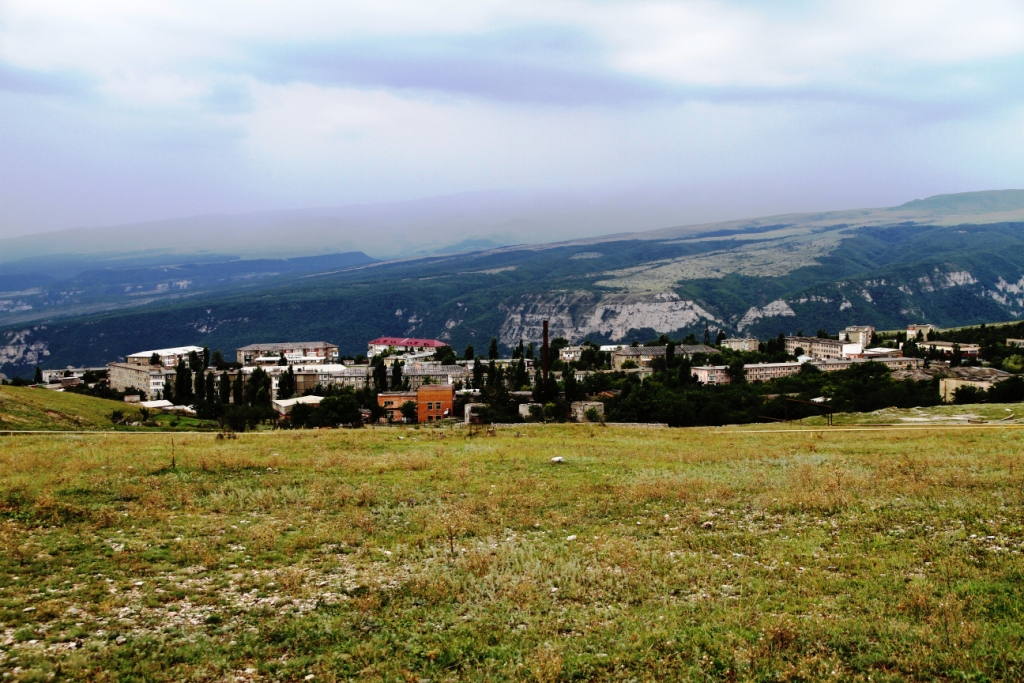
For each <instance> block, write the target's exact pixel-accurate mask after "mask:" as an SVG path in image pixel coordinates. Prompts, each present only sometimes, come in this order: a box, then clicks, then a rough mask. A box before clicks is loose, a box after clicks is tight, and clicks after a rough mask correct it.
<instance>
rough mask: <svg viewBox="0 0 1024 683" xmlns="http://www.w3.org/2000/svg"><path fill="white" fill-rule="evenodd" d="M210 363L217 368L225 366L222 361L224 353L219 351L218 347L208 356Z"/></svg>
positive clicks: (220, 368)
mask: <svg viewBox="0 0 1024 683" xmlns="http://www.w3.org/2000/svg"><path fill="white" fill-rule="evenodd" d="M210 365H212V366H213V367H215V368H217V369H218V370H223V369H224V368H226V367H227V365H228V364H227V363H225V362H224V354H223V353H221V352H220V349H217V350H216V351H214V352H213V355H212V356H211V357H210Z"/></svg>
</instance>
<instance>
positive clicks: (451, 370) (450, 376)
mask: <svg viewBox="0 0 1024 683" xmlns="http://www.w3.org/2000/svg"><path fill="white" fill-rule="evenodd" d="M472 376H473V372H472V370H469V369H467V368H465V367H463V366H461V365H441V364H440V363H414V364H412V365H408V366H405V367H403V368H402V377H403V378H404V379H405V380H407V381H408V382H409V388H411V389H418V388H419V387H421V386H429V385H431V384H455V383H457V382H461V383H465V382H466V381H467V380H468V379H469V378H471V377H472Z"/></svg>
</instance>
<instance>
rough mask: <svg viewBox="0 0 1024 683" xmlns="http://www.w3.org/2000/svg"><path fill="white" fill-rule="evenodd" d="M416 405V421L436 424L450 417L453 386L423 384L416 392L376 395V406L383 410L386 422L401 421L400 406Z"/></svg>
mask: <svg viewBox="0 0 1024 683" xmlns="http://www.w3.org/2000/svg"><path fill="white" fill-rule="evenodd" d="M410 401H411V402H413V403H415V404H416V421H417V422H419V423H421V424H422V423H429V422H437V421H439V420H443V419H444V418H446V417H451V416H452V406H453V404H454V403H455V386H454V385H452V384H424V385H423V386H421V387H420V388H418V389H417V390H416V391H394V392H387V393H381V394H377V404H378V405H379V406H380V407H381V408H383V409H384V413H385V415H386V419H387V421H388V422H401V421H402V406H403V405H405V404H406V403H408V402H410Z"/></svg>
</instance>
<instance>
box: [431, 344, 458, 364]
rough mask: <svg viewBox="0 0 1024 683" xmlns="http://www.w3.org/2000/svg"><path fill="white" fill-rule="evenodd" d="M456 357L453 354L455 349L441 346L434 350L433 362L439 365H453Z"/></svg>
mask: <svg viewBox="0 0 1024 683" xmlns="http://www.w3.org/2000/svg"><path fill="white" fill-rule="evenodd" d="M457 360H458V358H457V357H456V356H455V349H453V348H452V347H450V346H447V345H445V346H441V347H438V349H437V350H436V351H434V362H436V363H440V364H441V365H455V362H456V361H457Z"/></svg>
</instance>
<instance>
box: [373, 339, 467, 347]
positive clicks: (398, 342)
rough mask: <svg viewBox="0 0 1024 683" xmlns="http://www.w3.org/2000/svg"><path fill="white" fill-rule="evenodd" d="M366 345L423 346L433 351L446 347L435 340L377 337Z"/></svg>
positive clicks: (441, 342)
mask: <svg viewBox="0 0 1024 683" xmlns="http://www.w3.org/2000/svg"><path fill="white" fill-rule="evenodd" d="M367 343H368V344H373V345H374V346H424V347H429V348H434V349H436V348H440V347H442V346H448V344H446V343H444V342H443V341H438V340H436V339H417V338H415V337H377V338H376V339H371V340H370V341H369V342H367Z"/></svg>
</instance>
